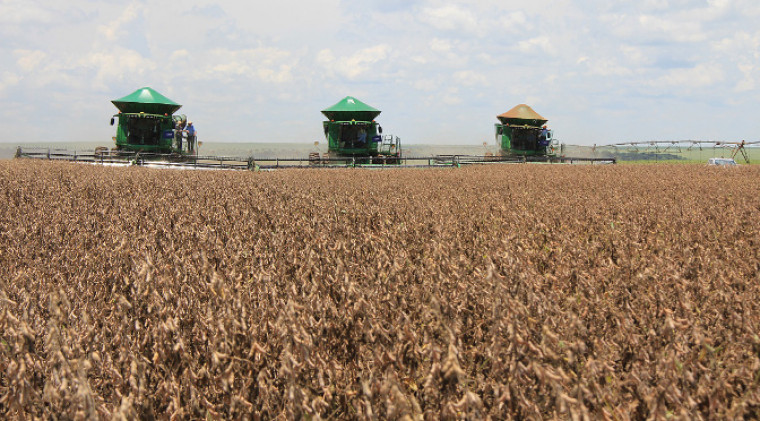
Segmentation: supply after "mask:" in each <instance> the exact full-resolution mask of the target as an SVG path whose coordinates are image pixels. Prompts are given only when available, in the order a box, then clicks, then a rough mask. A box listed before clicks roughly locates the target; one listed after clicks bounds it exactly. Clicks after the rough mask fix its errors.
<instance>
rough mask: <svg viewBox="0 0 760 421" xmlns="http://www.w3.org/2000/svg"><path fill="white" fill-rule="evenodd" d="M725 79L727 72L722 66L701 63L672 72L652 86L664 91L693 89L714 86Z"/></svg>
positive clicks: (654, 82)
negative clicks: (669, 89)
mask: <svg viewBox="0 0 760 421" xmlns="http://www.w3.org/2000/svg"><path fill="white" fill-rule="evenodd" d="M724 79H725V72H724V71H723V68H722V66H721V65H720V64H717V63H701V64H698V65H696V66H694V67H691V68H685V69H673V70H670V71H669V72H667V73H666V74H665V75H664V76H662V77H660V78H658V79H657V80H655V81H653V82H652V84H653V85H654V86H656V87H660V88H664V89H668V88H687V89H693V88H704V87H710V86H714V85H716V84H718V83H719V82H722V81H723V80H724Z"/></svg>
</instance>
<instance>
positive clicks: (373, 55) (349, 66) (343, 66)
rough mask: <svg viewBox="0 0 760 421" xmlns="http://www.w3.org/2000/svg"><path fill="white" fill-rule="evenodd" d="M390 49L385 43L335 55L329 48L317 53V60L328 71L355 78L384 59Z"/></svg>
mask: <svg viewBox="0 0 760 421" xmlns="http://www.w3.org/2000/svg"><path fill="white" fill-rule="evenodd" d="M390 51H391V47H390V46H389V45H386V44H381V45H376V46H374V47H369V48H364V49H362V50H359V51H357V52H355V53H354V54H352V55H349V56H344V57H340V56H336V55H335V53H333V52H332V50H330V49H325V50H322V51H320V52H319V53H318V54H317V62H318V63H319V64H320V65H322V66H323V67H324V68H325V69H327V70H328V71H331V72H334V73H335V74H337V75H338V76H341V77H346V78H348V79H357V78H359V77H360V76H363V75H365V74H366V73H367V72H369V71H370V69H371V68H372V65H374V64H377V63H379V62H381V61H383V60H385V59H386V58H387V57H388V56H389V54H390Z"/></svg>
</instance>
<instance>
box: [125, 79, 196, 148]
mask: <svg viewBox="0 0 760 421" xmlns="http://www.w3.org/2000/svg"><path fill="white" fill-rule="evenodd" d="M111 102H112V103H113V105H115V106H116V108H117V109H118V110H119V112H118V113H117V114H114V116H113V117H112V118H111V125H114V123H115V122H116V121H115V120H116V119H118V124H117V126H116V136H114V141H115V143H116V149H118V150H125V151H140V152H152V153H177V154H191V153H193V151H194V150H195V139H194V138H193V137H191V138H183V136H182V129H184V128H185V124H186V123H187V117H185V116H184V115H175V114H174V113H176V112H177V111H178V110H179V109H180V108H182V105H180V104H177V103H176V102H174V101H172V100H170V99H169V98H167V97H165V96H163V95H161V94H160V93H158V92H156V91H155V90H153V89H151V88H149V87H145V88H140V89H138V90H136V91H134V92H132V93H131V94H129V95H127V96H125V97H123V98H120V99H115V100H113V101H111Z"/></svg>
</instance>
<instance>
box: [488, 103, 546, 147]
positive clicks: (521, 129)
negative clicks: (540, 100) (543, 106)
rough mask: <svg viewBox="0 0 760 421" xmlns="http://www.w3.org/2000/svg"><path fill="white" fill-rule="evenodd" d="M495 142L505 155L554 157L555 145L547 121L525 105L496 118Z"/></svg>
mask: <svg viewBox="0 0 760 421" xmlns="http://www.w3.org/2000/svg"><path fill="white" fill-rule="evenodd" d="M496 118H497V119H498V120H499V123H497V124H496V125H495V129H496V140H497V142H498V143H499V145H500V146H501V152H502V153H503V154H505V155H517V156H554V155H556V149H557V144H556V141H555V140H554V138H553V133H552V131H551V130H549V129H547V127H546V122H547V121H548V120H547V119H545V118H543V117H542V116H541V115H540V114H538V113H537V112H535V111H533V109H532V108H531V107H530V106H528V105H525V104H520V105H517V106H516V107H514V108H512V109H511V110H509V111H507V112H506V113H504V114H500V115H498V116H496Z"/></svg>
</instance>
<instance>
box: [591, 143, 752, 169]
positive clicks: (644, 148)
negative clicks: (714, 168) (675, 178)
mask: <svg viewBox="0 0 760 421" xmlns="http://www.w3.org/2000/svg"><path fill="white" fill-rule="evenodd" d="M751 145H760V141H752V142H747V141H745V140H742V141H741V142H724V141H719V140H650V141H639V142H623V143H612V144H608V145H604V146H605V147H613V148H618V147H620V148H624V147H627V148H631V151H632V152H635V153H654V154H664V153H682V152H684V151H692V150H700V151H702V150H704V149H709V148H712V149H715V148H728V149H730V150H731V158H734V159H735V158H736V156H737V155H738V154H741V155H742V157H743V158H744V161H745V162H746V163H748V164H749V163H750V162H749V161H750V159H749V154H748V153H747V149H746V147H747V146H751Z"/></svg>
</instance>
